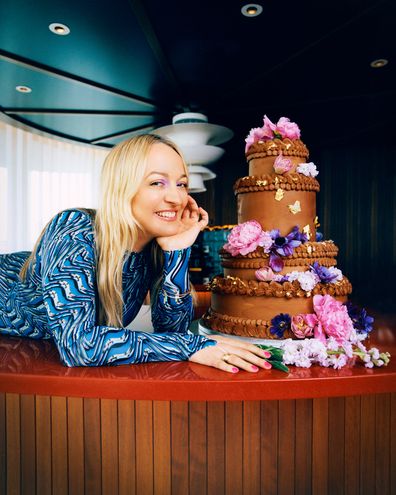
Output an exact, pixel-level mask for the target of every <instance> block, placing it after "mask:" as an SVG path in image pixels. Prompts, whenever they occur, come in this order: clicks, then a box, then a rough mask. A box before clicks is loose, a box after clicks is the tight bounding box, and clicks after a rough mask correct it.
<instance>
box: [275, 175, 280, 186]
mask: <svg viewBox="0 0 396 495" xmlns="http://www.w3.org/2000/svg"><path fill="white" fill-rule="evenodd" d="M274 184H275V187H278V184H279V179H278V177H275V180H274Z"/></svg>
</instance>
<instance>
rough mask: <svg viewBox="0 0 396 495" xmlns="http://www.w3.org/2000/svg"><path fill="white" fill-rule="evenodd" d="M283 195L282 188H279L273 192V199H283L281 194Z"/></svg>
mask: <svg viewBox="0 0 396 495" xmlns="http://www.w3.org/2000/svg"><path fill="white" fill-rule="evenodd" d="M284 195H285V193H284V191H283V189H281V188H279V189H277V190H276V193H275V199H276V201H281V200H282V199H283V196H284Z"/></svg>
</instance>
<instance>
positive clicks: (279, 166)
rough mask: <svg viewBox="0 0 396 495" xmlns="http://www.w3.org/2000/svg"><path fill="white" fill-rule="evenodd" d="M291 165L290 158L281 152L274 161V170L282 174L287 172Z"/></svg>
mask: <svg viewBox="0 0 396 495" xmlns="http://www.w3.org/2000/svg"><path fill="white" fill-rule="evenodd" d="M292 167H293V164H292V162H291V160H289V159H288V158H284V157H283V155H282V153H280V154H279V155H278V156H277V157H276V159H275V162H274V170H275V172H276V173H277V174H284V173H286V172H288V171H289V170H290V169H291V168H292Z"/></svg>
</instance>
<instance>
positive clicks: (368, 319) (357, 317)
mask: <svg viewBox="0 0 396 495" xmlns="http://www.w3.org/2000/svg"><path fill="white" fill-rule="evenodd" d="M345 306H346V307H347V310H348V315H349V317H350V319H351V320H352V323H353V327H354V328H355V330H357V331H358V332H364V333H369V332H371V330H372V329H373V323H374V318H373V317H372V316H368V314H367V311H366V310H365V309H364V308H358V307H357V306H355V305H353V304H352V303H350V302H347V303H346V304H345Z"/></svg>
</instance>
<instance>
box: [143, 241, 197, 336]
mask: <svg viewBox="0 0 396 495" xmlns="http://www.w3.org/2000/svg"><path fill="white" fill-rule="evenodd" d="M189 257H190V248H188V249H183V250H177V251H164V268H163V271H164V273H163V277H162V283H161V285H160V287H159V289H158V291H157V294H155V296H154V297H155V304H154V306H153V310H152V322H153V327H154V330H155V331H156V332H164V331H172V332H179V333H185V332H187V331H188V327H189V326H190V323H191V320H192V316H193V304H192V297H191V293H190V290H189V289H190V287H189V279H188V260H189Z"/></svg>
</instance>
